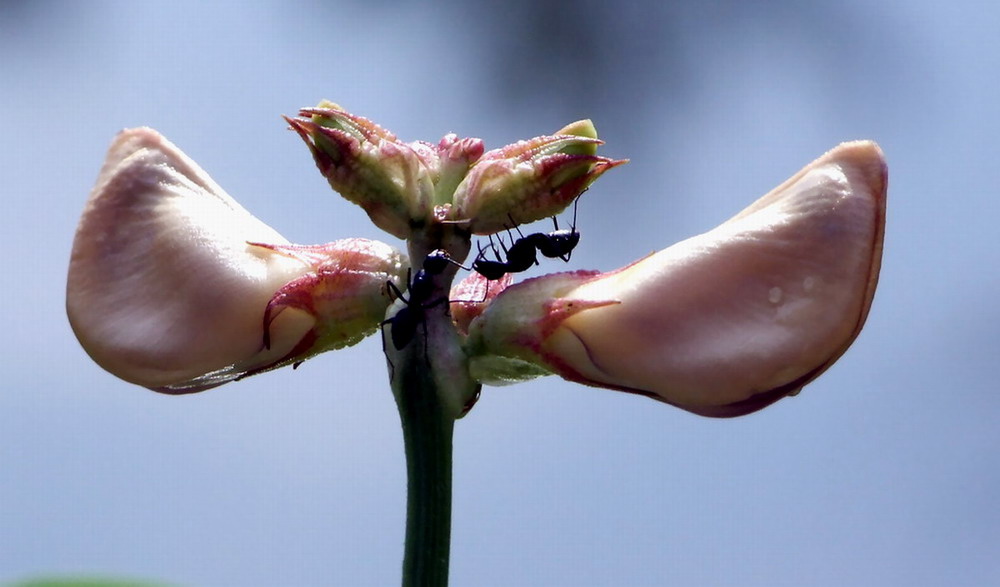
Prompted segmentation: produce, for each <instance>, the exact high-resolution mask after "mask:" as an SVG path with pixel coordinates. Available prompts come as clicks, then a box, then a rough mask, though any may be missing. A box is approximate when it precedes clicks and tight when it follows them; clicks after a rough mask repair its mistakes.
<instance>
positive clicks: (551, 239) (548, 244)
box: [472, 199, 580, 280]
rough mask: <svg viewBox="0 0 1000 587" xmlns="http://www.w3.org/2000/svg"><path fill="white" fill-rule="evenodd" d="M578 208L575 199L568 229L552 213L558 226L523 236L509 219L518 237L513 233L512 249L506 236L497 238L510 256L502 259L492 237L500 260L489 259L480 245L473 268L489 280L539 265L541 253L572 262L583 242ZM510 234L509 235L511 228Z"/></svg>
mask: <svg viewBox="0 0 1000 587" xmlns="http://www.w3.org/2000/svg"><path fill="white" fill-rule="evenodd" d="M577 201H579V199H577ZM576 208H577V206H576V202H574V203H573V224H572V226H571V227H570V228H569V229H565V228H563V229H560V228H559V221H558V220H557V219H556V217H555V216H553V217H552V223H553V224H554V225H555V230H553V231H552V232H548V233H545V232H536V233H533V234H529V235H528V236H524V235H523V234H522V233H521V230H520V229H519V228H518V227H517V224H516V223H515V222H514V219H513V218H511V219H510V221H511V223H512V224H514V229H515V230H517V234H518V235H519V238H518V239H517V240H514V237H513V236H511V237H510V238H511V245H510V248H507V247H506V246H504V244H503V239H502V238H500V237H498V240H499V241H500V248H502V249H503V252H504V254H506V255H507V261H506V262H504V261H501V260H500V254H499V253H497V252H496V245H494V244H493V237H492V236H491V237H490V248H492V249H493V252H494V254H496V256H497V260H496V261H491V260H489V259H486V258H485V254H484V249H483V248H482V247H480V249H479V255H478V256H477V257H476V260H475V261H473V263H472V269H473V270H474V271H476V272H477V273H479V274H480V275H482V276H483V277H485V278H486V279H488V280H496V279H500V278H501V277H503V276H504V274H506V273H521V272H522V271H527V270H528V269H530V268H531V266H532V265H537V264H538V253H541V254H542V255H544V256H546V257H548V258H549V259H555V258H557V257H558V258H559V259H562V260H563V261H566V262H569V259H570V257H571V256H572V255H573V249H575V248H576V245H578V244H579V243H580V233H579V232H577V230H576ZM507 234H508V235H510V230H509V229H508V231H507Z"/></svg>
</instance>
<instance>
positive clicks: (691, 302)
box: [467, 141, 887, 417]
mask: <svg viewBox="0 0 1000 587" xmlns="http://www.w3.org/2000/svg"><path fill="white" fill-rule="evenodd" d="M886 187H887V170H886V166H885V162H884V159H883V156H882V152H881V150H880V149H879V148H878V146H877V145H876V144H875V143H872V142H868V141H859V142H853V143H844V144H842V145H840V146H838V147H836V148H835V149H833V150H831V151H829V152H828V153H826V154H825V155H823V156H822V157H820V158H819V159H817V160H816V161H814V162H813V163H811V164H809V165H808V166H806V167H805V168H804V169H802V170H801V171H799V172H798V173H797V174H795V175H794V176H792V177H791V178H790V179H789V180H787V181H786V182H785V183H783V184H781V185H780V186H779V187H778V188H776V189H775V190H773V191H772V192H770V193H768V194H767V195H765V196H764V197H762V198H760V199H759V200H757V201H756V202H754V203H753V204H751V205H750V206H749V207H748V208H746V209H745V210H743V211H742V212H740V213H739V214H737V215H736V216H734V217H733V218H731V219H730V220H728V221H726V222H725V223H723V224H722V225H720V226H719V227H717V228H715V229H714V230H712V231H709V232H707V233H705V234H702V235H699V236H696V237H693V238H690V239H688V240H685V241H683V242H681V243H678V244H676V245H674V246H672V247H670V248H667V249H665V250H663V251H660V252H659V253H655V254H653V255H650V256H648V257H646V258H644V259H641V260H639V261H637V262H635V263H633V264H631V265H628V266H626V267H623V268H621V269H618V270H617V271H612V272H609V273H603V274H602V273H597V272H585V271H581V272H571V273H562V274H556V275H548V276H544V277H539V278H535V279H530V280H527V281H525V282H524V283H521V284H517V285H514V286H511V287H509V288H507V289H506V290H505V291H503V293H501V294H500V295H498V296H497V298H496V300H495V301H494V302H493V303H492V304H491V305H490V307H489V308H487V309H486V311H485V312H483V313H482V314H481V315H480V316H479V317H477V318H475V319H474V320H473V321H472V323H471V324H470V325H469V338H468V340H467V351H468V352H469V354H470V356H471V357H472V358H471V369H472V372H473V376H474V377H475V378H477V379H479V380H480V381H483V382H485V383H490V382H496V383H505V382H510V381H514V380H518V379H523V378H527V377H533V376H537V375H539V374H547V373H556V374H559V375H561V376H562V377H564V378H566V379H568V380H571V381H578V382H581V383H585V384H587V385H593V386H598V387H606V388H611V389H617V390H622V391H628V392H634V393H638V394H642V395H646V396H649V397H652V398H654V399H657V400H661V401H664V402H666V403H670V404H673V405H675V406H678V407H680V408H683V409H685V410H688V411H691V412H694V413H696V414H701V415H705V416H715V417H729V416H739V415H743V414H747V413H750V412H753V411H756V410H759V409H761V408H763V407H765V406H767V405H769V404H771V403H773V402H775V401H777V400H778V399H780V398H782V397H785V396H787V395H794V394H795V393H797V392H798V391H799V390H800V389H801V388H802V387H803V386H804V385H806V384H807V383H809V382H810V381H812V380H813V379H815V378H816V377H817V376H819V375H820V374H821V373H822V372H823V371H825V370H826V369H827V368H829V367H830V365H832V364H833V362H834V361H836V360H837V359H838V358H839V357H840V356H841V355H842V354H843V353H844V352H845V351H846V350H847V348H848V347H849V346H850V344H851V343H852V342H853V341H854V339H855V337H857V335H858V333H859V332H860V331H861V327H862V326H863V325H864V322H865V318H866V317H867V315H868V310H869V308H870V306H871V303H872V298H873V296H874V293H875V286H876V283H877V280H878V273H879V266H880V262H881V255H882V239H883V234H884V227H885V203H886Z"/></svg>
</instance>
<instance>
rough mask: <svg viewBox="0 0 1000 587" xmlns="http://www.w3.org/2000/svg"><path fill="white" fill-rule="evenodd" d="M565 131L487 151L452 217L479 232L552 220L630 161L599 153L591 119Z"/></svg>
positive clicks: (471, 173)
mask: <svg viewBox="0 0 1000 587" xmlns="http://www.w3.org/2000/svg"><path fill="white" fill-rule="evenodd" d="M560 132H561V133H578V134H555V135H548V136H540V137H535V138H533V139H530V140H526V141H519V142H517V143H513V144H511V145H507V146H505V147H502V148H500V149H495V150H493V151H490V152H488V153H485V154H484V155H483V156H482V157H480V158H479V160H478V161H477V162H476V164H475V165H473V166H472V168H471V169H470V170H469V172H468V175H467V176H466V177H465V179H464V180H463V181H462V183H460V184H459V185H458V187H457V188H456V189H455V195H454V206H453V207H452V209H451V211H450V215H451V218H452V219H454V220H462V221H467V222H468V227H469V230H471V231H472V232H473V233H475V234H493V233H496V232H500V231H501V230H504V229H506V228H509V227H510V226H511V224H512V223H513V224H524V223H529V222H534V221H535V220H540V219H542V218H546V217H548V216H554V215H556V214H558V213H560V212H562V211H563V210H565V209H566V207H567V206H569V205H570V204H571V203H573V200H575V199H576V198H577V197H578V196H579V195H580V194H581V193H583V192H584V191H585V190H586V189H587V188H588V187H589V186H590V184H592V183H593V182H594V181H595V180H596V179H597V178H598V177H600V176H601V175H602V174H604V172H606V171H607V170H609V169H611V168H613V167H617V166H618V165H621V164H623V163H626V162H627V160H624V159H622V160H615V159H609V158H607V157H600V156H598V155H596V152H597V147H598V146H599V145H601V144H603V142H602V141H600V140H598V139H597V138H596V137H597V131H596V130H595V129H594V126H593V124H592V123H591V122H590V121H589V120H584V121H579V122H576V123H573V124H571V125H568V126H567V127H565V128H563V129H561V131H560Z"/></svg>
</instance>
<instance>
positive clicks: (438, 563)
mask: <svg viewBox="0 0 1000 587" xmlns="http://www.w3.org/2000/svg"><path fill="white" fill-rule="evenodd" d="M397 405H398V407H399V416H400V419H401V420H402V423H403V442H404V443H405V445H406V473H407V474H406V478H407V497H406V552H405V555H404V558H403V585H404V586H416V585H420V586H425V585H426V586H431V585H442V586H443V585H447V584H448V560H449V549H450V546H451V454H452V432H453V431H454V428H455V421H454V420H453V419H452V418H450V417H448V416H447V415H445V411H444V410H443V409H442V406H441V405H440V402H439V401H438V398H437V394H436V393H435V390H434V389H433V387H432V386H420V387H417V388H410V389H409V390H408V393H405V394H402V395H401V397H399V401H397Z"/></svg>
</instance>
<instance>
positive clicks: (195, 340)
mask: <svg viewBox="0 0 1000 587" xmlns="http://www.w3.org/2000/svg"><path fill="white" fill-rule="evenodd" d="M405 266H406V260H405V257H403V256H402V255H401V254H400V253H399V252H397V251H395V250H394V249H392V248H391V247H389V246H388V245H385V244H382V243H378V242H375V241H368V240H365V239H345V240H342V241H336V242H334V243H328V244H326V245H317V246H301V245H291V244H289V243H288V241H287V240H285V238H283V237H282V236H281V235H280V234H278V233H277V232H276V231H274V229H272V228H270V227H269V226H267V225H266V224H264V223H263V222H261V221H260V220H258V219H257V218H255V217H254V216H252V215H251V214H250V213H249V212H247V211H246V210H245V209H244V208H243V207H241V206H240V205H239V204H238V203H237V202H236V201H235V200H233V199H232V198H231V197H230V196H229V195H227V194H226V193H225V192H224V191H223V190H222V188H220V187H219V186H218V185H217V184H216V183H215V182H214V181H212V179H211V178H210V177H209V176H208V175H207V174H206V173H205V172H204V171H203V170H202V169H201V168H200V167H198V165H197V164H195V163H194V161H192V160H191V159H189V158H188V157H187V156H186V155H184V153H182V152H181V151H180V150H179V149H177V147H175V146H174V145H173V144H171V143H170V142H169V141H167V140H166V139H165V138H164V137H163V136H161V135H160V134H159V133H157V132H156V131H154V130H152V129H149V128H135V129H130V130H125V131H122V132H121V133H119V135H118V136H117V137H116V138H115V140H114V142H113V143H112V145H111V148H110V150H109V151H108V155H107V159H106V161H105V163H104V166H103V168H102V169H101V172H100V175H99V176H98V179H97V184H96V185H95V187H94V189H93V191H92V192H91V194H90V198H89V200H88V201H87V205H86V208H85V210H84V212H83V216H82V218H81V220H80V224H79V227H78V229H77V233H76V238H75V240H74V242H73V251H72V256H71V259H70V265H69V277H68V281H67V290H66V310H67V314H68V316H69V320H70V324H71V325H72V327H73V331H74V332H75V334H76V336H77V338H78V339H79V341H80V343H81V345H82V346H83V348H84V349H85V350H86V351H87V353H88V354H90V356H91V357H92V358H93V359H94V361H96V362H97V363H98V364H99V365H100V366H102V367H103V368H105V369H106V370H108V371H109V372H111V373H112V374H114V375H116V376H118V377H120V378H122V379H124V380H126V381H130V382H132V383H136V384H139V385H143V386H146V387H149V388H152V389H155V390H156V391H162V392H167V393H187V392H193V391H201V390H203V389H207V388H210V387H214V386H216V385H220V384H222V383H225V382H227V381H231V380H234V379H238V378H241V377H244V376H246V375H251V374H254V373H259V372H261V371H265V370H268V369H273V368H276V367H279V366H282V365H286V364H298V363H299V362H301V361H302V360H305V359H306V358H309V357H311V356H313V355H315V354H316V353H318V352H321V351H324V350H328V349H332V348H338V347H341V346H346V345H349V344H353V343H355V342H357V341H358V340H360V338H362V337H363V336H364V335H366V334H369V333H371V332H374V331H375V330H376V329H377V326H378V322H379V321H380V320H381V319H382V317H383V314H384V312H385V309H386V307H388V305H389V303H390V301H391V300H390V298H389V296H388V293H387V291H386V283H387V282H388V281H390V280H391V281H393V282H395V283H396V284H401V283H403V280H404V277H405Z"/></svg>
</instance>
